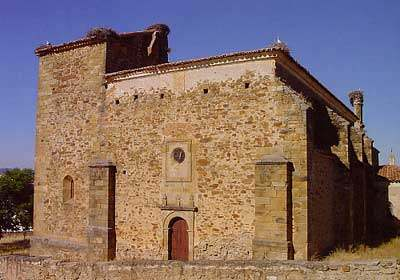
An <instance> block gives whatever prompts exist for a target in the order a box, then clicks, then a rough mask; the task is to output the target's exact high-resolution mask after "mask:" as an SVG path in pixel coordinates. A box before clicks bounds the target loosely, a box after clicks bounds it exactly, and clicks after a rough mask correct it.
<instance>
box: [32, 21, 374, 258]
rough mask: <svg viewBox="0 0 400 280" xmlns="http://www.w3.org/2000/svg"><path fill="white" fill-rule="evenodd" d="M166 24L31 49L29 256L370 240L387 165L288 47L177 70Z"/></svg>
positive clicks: (300, 251) (206, 252) (318, 250)
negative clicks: (34, 74)
mask: <svg viewBox="0 0 400 280" xmlns="http://www.w3.org/2000/svg"><path fill="white" fill-rule="evenodd" d="M169 32H170V30H169V28H168V27H167V26H166V25H163V24H156V25H152V26H150V27H148V28H146V29H145V30H144V31H139V32H130V33H116V32H115V31H113V30H109V29H94V30H91V31H90V32H89V33H88V34H87V36H86V37H84V38H82V39H79V40H76V41H72V42H68V43H64V44H60V45H51V44H47V45H43V46H41V47H39V48H37V49H36V51H35V53H36V55H37V56H38V57H39V82H38V83H39V85H38V97H37V119H36V158H35V161H36V162H35V170H36V174H35V201H34V205H35V206H34V236H33V238H32V241H31V245H32V249H31V253H32V254H33V255H38V256H39V255H50V256H53V257H54V258H61V259H77V260H79V259H85V260H86V259H87V260H92V261H104V260H112V259H117V260H124V259H143V260H167V259H172V260H189V261H190V260H251V259H254V260H261V259H312V258H314V257H316V256H320V255H323V254H325V253H326V252H328V251H329V250H330V249H332V248H334V247H336V246H345V245H347V244H354V243H357V242H363V241H365V240H367V239H368V238H369V237H368V232H369V228H370V227H371V224H370V221H369V219H368V217H369V211H370V209H371V207H368V201H369V199H368V197H369V189H370V188H371V182H373V180H374V176H375V170H376V168H377V166H378V152H377V150H376V149H374V147H373V140H372V139H370V138H369V137H368V136H367V134H366V131H365V129H364V125H363V93H362V92H361V91H359V90H358V91H354V92H351V93H350V95H349V96H350V101H351V104H352V106H353V107H354V111H353V110H351V109H349V108H348V107H347V106H346V105H345V104H343V103H342V101H340V100H339V99H338V98H337V97H335V95H334V94H333V93H331V92H330V91H329V89H327V88H326V87H325V86H324V85H323V84H321V82H319V81H318V80H317V79H316V78H315V77H314V76H313V75H312V74H311V73H309V72H308V71H307V69H305V68H304V67H303V66H302V65H300V64H299V63H298V62H297V61H296V60H295V59H294V58H293V57H292V56H291V54H290V50H289V49H288V48H287V46H286V45H285V44H284V43H283V42H280V41H278V42H275V43H273V44H272V45H270V46H269V47H267V48H262V49H257V50H252V51H242V52H236V53H229V54H223V55H217V56H211V57H207V58H200V59H193V60H186V61H177V62H168V53H169V48H168V34H169Z"/></svg>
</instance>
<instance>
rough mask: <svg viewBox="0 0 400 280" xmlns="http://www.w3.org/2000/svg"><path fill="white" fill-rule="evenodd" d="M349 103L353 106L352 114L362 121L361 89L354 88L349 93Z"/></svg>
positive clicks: (362, 101) (362, 99) (362, 96)
mask: <svg viewBox="0 0 400 280" xmlns="http://www.w3.org/2000/svg"><path fill="white" fill-rule="evenodd" d="M349 98H350V103H351V105H352V106H353V107H354V114H355V115H356V116H357V117H358V119H359V120H360V123H363V104H364V94H363V92H362V91H361V90H354V91H352V92H350V93H349Z"/></svg>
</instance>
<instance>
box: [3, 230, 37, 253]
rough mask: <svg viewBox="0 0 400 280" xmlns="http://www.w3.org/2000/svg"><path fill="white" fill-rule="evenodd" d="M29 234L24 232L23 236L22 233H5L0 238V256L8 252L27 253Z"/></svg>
mask: <svg viewBox="0 0 400 280" xmlns="http://www.w3.org/2000/svg"><path fill="white" fill-rule="evenodd" d="M30 236H31V233H28V234H26V235H25V237H24V234H23V233H10V234H8V233H6V234H5V235H4V237H3V238H1V239H0V256H2V255H10V254H18V255H28V254H29V247H30V245H29V239H30Z"/></svg>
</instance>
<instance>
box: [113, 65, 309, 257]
mask: <svg viewBox="0 0 400 280" xmlns="http://www.w3.org/2000/svg"><path fill="white" fill-rule="evenodd" d="M273 67H274V64H273V61H272V60H263V61H254V62H246V63H234V64H228V65H221V66H214V67H210V68H208V67H204V68H200V69H195V70H185V71H176V72H172V73H167V74H159V75H148V76H145V77H133V78H130V79H128V80H122V81H119V82H114V83H111V84H109V86H108V89H107V101H106V104H107V106H106V112H107V114H106V117H105V123H106V129H105V133H106V139H107V151H108V152H107V153H108V155H107V157H108V158H109V159H110V160H112V161H113V162H115V163H116V165H117V170H118V173H117V186H116V233H117V259H118V258H139V259H140V258H141V259H160V258H165V255H166V249H167V248H165V246H163V244H165V242H164V239H165V236H164V234H163V233H164V232H165V230H166V228H165V223H164V220H165V218H166V216H167V215H169V212H168V213H164V212H165V211H163V210H162V209H160V205H161V204H162V203H163V199H164V197H165V199H166V200H167V201H168V204H170V205H174V206H179V205H181V206H184V207H191V206H192V205H194V206H196V207H197V208H198V212H195V213H194V214H193V215H194V218H193V219H194V231H193V233H191V234H193V245H191V246H193V248H192V252H193V255H194V259H251V258H252V249H251V248H252V240H253V238H254V219H255V217H254V215H255V195H254V191H255V190H254V172H255V162H256V161H257V160H258V159H260V158H261V156H262V155H265V154H271V153H274V152H280V153H282V154H283V155H284V156H285V157H287V158H288V160H290V161H291V162H293V165H294V172H293V205H294V206H293V208H294V209H293V216H294V222H293V241H294V247H295V258H307V225H306V223H307V205H306V195H307V162H306V158H307V140H306V137H307V136H306V108H307V107H308V105H307V103H306V102H305V101H304V100H303V99H302V98H301V97H300V96H299V95H297V94H296V93H294V92H293V91H292V90H291V89H290V88H288V87H286V86H284V84H283V83H282V82H281V81H279V80H278V79H276V78H274V76H273V71H274V68H273ZM246 83H248V88H246ZM169 141H183V142H185V143H188V144H187V145H190V147H191V177H190V179H189V180H188V181H186V182H175V183H174V182H169V181H166V179H165V173H166V166H165V157H166V156H169V155H166V152H165V150H166V145H167V143H168V142H169ZM188 222H190V223H191V221H188Z"/></svg>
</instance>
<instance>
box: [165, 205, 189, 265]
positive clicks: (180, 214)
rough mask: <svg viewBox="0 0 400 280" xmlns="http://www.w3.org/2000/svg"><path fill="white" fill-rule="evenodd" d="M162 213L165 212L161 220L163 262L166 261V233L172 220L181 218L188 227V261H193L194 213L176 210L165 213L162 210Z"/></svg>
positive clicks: (167, 236)
mask: <svg viewBox="0 0 400 280" xmlns="http://www.w3.org/2000/svg"><path fill="white" fill-rule="evenodd" d="M162 212H166V213H165V214H164V218H163V244H162V245H163V246H162V248H163V260H168V241H169V240H168V238H169V235H168V232H169V226H170V223H171V221H172V220H173V219H176V218H181V219H183V220H185V222H186V224H187V225H188V238H189V256H188V260H189V261H193V259H194V250H193V248H194V217H195V212H194V211H185V210H178V211H166V210H163V211H162Z"/></svg>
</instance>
